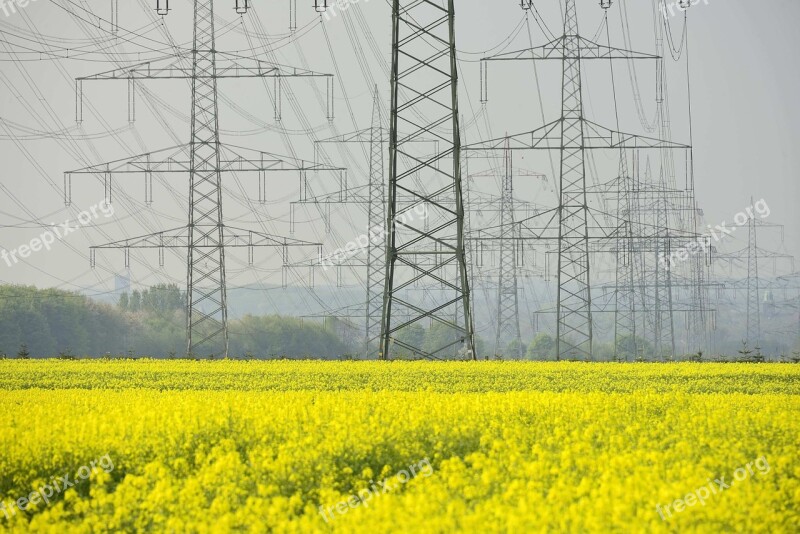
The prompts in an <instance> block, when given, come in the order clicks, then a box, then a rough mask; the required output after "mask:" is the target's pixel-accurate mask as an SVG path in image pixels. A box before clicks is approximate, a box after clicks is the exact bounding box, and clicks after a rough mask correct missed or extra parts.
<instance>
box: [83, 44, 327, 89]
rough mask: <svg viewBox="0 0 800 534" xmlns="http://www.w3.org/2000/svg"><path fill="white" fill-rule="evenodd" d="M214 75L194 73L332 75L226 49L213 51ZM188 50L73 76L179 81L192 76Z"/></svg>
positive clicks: (218, 75)
mask: <svg viewBox="0 0 800 534" xmlns="http://www.w3.org/2000/svg"><path fill="white" fill-rule="evenodd" d="M215 54H216V61H215V63H216V75H212V74H210V73H209V74H207V75H204V74H203V73H197V75H196V76H195V77H196V78H198V79H202V78H269V77H276V78H277V77H281V78H289V77H332V76H333V75H332V74H326V73H321V72H314V71H311V70H308V69H299V68H297V67H288V66H285V65H280V64H275V63H268V62H266V61H261V60H258V59H253V58H248V57H244V56H239V55H237V54H231V53H227V52H219V51H215ZM192 60H193V58H192V52H184V53H183V54H179V55H177V56H174V55H173V56H168V57H163V58H158V59H153V60H150V61H144V62H142V63H137V64H135V65H129V66H126V67H122V68H119V69H112V70H108V71H105V72H100V73H97V74H92V75H89V76H82V77H79V78H75V80H76V81H78V82H82V81H100V80H130V79H136V80H157V79H167V80H173V79H174V80H179V79H191V78H192V77H193V67H192Z"/></svg>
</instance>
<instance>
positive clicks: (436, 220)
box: [380, 0, 476, 359]
mask: <svg viewBox="0 0 800 534" xmlns="http://www.w3.org/2000/svg"><path fill="white" fill-rule="evenodd" d="M454 15H455V9H454V0H448V1H447V3H446V7H443V6H441V5H438V4H437V3H434V2H430V1H419V0H394V2H393V4H392V73H391V91H392V98H391V122H390V132H389V198H388V202H387V206H388V214H387V222H388V226H387V231H388V233H389V239H388V241H387V250H386V286H385V291H384V302H383V320H382V326H381V353H380V357H381V358H383V359H388V358H391V356H392V350H393V347H394V346H398V347H401V348H402V349H404V350H406V351H409V352H410V353H411V355H412V356H422V357H425V358H434V359H442V358H447V357H454V356H459V355H460V356H462V357H471V358H476V355H475V352H474V338H473V323H472V309H471V306H470V292H469V280H468V271H467V264H466V256H465V243H464V205H463V197H462V189H461V140H460V132H459V116H458V74H457V72H458V71H457V64H456V49H455V20H454ZM401 130H402V131H406V130H407V131H409V134H408V135H402V136H401V135H400V134H399V132H400V131H401ZM422 136H430V137H435V138H438V139H439V140H440V146H439V150H438V151H435V152H433V153H430V152H425V151H420V150H419V149H416V148H415V146H418V145H415V144H414V143H413V141H414V140H415V139H418V138H420V137H422ZM417 174H419V176H417ZM399 197H401V198H403V199H405V198H406V197H408V198H410V199H411V201H410V202H403V203H402V204H400V203H398V199H399ZM418 206H424V208H425V210H426V213H427V217H426V218H425V220H420V218H419V217H416V218H411V217H406V216H405V214H407V213H409V212H410V211H411V210H412V209H414V208H417V207H418ZM414 286H422V287H424V288H425V289H426V291H425V292H424V294H423V297H422V298H415V297H413V296H412V294H411V293H409V291H408V289H410V288H412V287H414ZM412 300H413V301H412ZM397 317H402V318H403V319H402V320H400V321H397V320H396V318H397ZM423 321H428V322H429V323H428V324H429V325H430V326H431V328H432V329H433V328H434V327H436V329H437V331H439V332H441V333H442V335H441V336H440V337H438V338H437V339H439V340H440V341H437V342H435V344H434V345H431V344H430V343H425V345H426V346H424V347H423V346H419V345H420V344H421V343H419V342H418V341H410V339H411V338H409V337H405V336H403V330H404V329H405V328H407V327H410V326H413V325H417V324H419V323H421V322H423Z"/></svg>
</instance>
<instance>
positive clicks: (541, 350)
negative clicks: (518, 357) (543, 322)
mask: <svg viewBox="0 0 800 534" xmlns="http://www.w3.org/2000/svg"><path fill="white" fill-rule="evenodd" d="M555 356H556V341H555V339H553V336H551V335H550V334H546V333H544V332H539V333H538V334H536V337H535V338H533V341H531V344H530V345H528V352H527V353H526V354H525V357H526V358H527V359H529V360H547V359H549V358H555Z"/></svg>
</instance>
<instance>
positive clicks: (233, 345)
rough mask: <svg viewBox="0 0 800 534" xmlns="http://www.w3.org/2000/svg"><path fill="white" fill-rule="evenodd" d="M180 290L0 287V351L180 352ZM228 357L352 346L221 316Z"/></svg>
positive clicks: (298, 326) (324, 353)
mask: <svg viewBox="0 0 800 534" xmlns="http://www.w3.org/2000/svg"><path fill="white" fill-rule="evenodd" d="M184 299H185V294H184V293H183V292H182V291H180V289H179V288H178V287H177V286H175V285H159V286H154V287H152V288H150V289H148V290H144V291H141V292H140V291H134V292H133V293H131V294H123V295H122V297H121V298H120V301H119V303H118V305H117V306H112V305H108V304H101V303H97V302H95V301H93V300H91V299H90V298H88V297H86V296H84V295H80V294H78V293H73V292H69V291H62V290H57V289H37V288H35V287H28V286H9V285H0V357H20V358H29V357H30V358H45V357H62V358H79V357H102V356H111V357H115V356H128V357H138V356H149V357H154V358H169V357H176V358H179V357H182V356H184V354H185V353H186V339H185V335H186V334H185V329H186V326H185V318H186V314H185V311H184V304H183V303H184ZM229 326H230V348H229V354H230V356H231V357H249V358H259V359H261V358H284V357H285V358H328V359H333V358H340V357H342V356H344V355H346V354H348V353H351V352H352V351H353V350H354V348H353V347H352V346H351V344H349V343H345V342H344V341H342V340H341V339H339V338H338V337H337V336H336V334H335V333H334V332H332V331H331V330H330V329H328V328H326V327H324V326H323V325H320V324H318V323H314V322H310V321H302V320H300V319H295V318H291V317H280V316H265V317H253V316H247V317H244V318H242V319H239V320H233V321H230V322H229Z"/></svg>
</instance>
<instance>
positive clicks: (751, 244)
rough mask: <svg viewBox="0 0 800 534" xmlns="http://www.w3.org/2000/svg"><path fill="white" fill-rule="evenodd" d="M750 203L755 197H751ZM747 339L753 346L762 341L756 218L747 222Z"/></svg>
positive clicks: (751, 218) (758, 344) (757, 345)
mask: <svg viewBox="0 0 800 534" xmlns="http://www.w3.org/2000/svg"><path fill="white" fill-rule="evenodd" d="M750 205H751V206H752V205H753V199H752V197H751V198H750ZM747 341H748V343H751V344H752V345H751V346H752V347H759V346H760V343H761V299H759V291H758V237H757V233H756V220H755V218H754V217H750V220H749V221H748V223H747Z"/></svg>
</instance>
